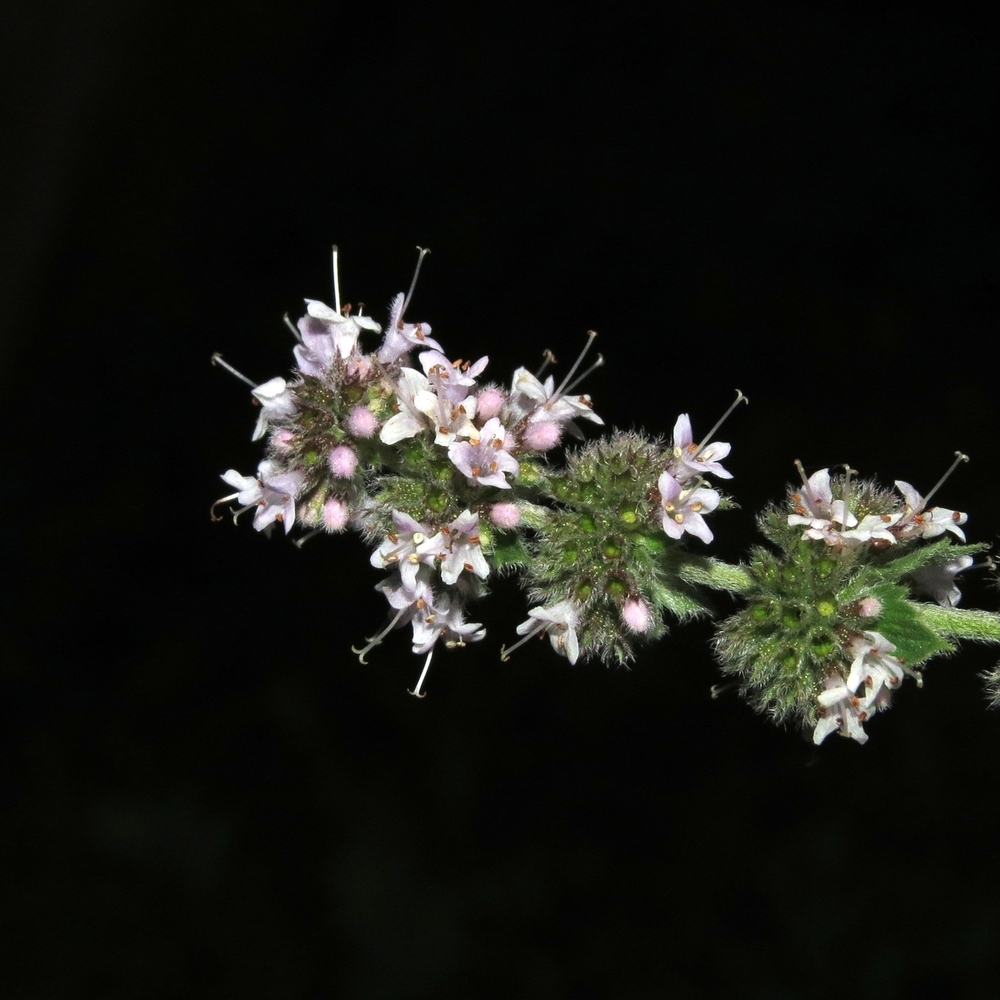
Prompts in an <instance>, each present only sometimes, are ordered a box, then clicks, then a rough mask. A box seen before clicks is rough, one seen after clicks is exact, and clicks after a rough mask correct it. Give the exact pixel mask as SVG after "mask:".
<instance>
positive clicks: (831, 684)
mask: <svg viewBox="0 0 1000 1000" xmlns="http://www.w3.org/2000/svg"><path fill="white" fill-rule="evenodd" d="M825 683H826V690H824V691H823V692H822V693H821V694H819V695H817V696H816V700H817V701H818V702H819V704H820V712H821V715H820V718H819V721H818V722H817V723H816V728H815V729H814V730H813V743H816V744H820V743H822V742H823V740H825V739H826V738H827V736H829V735H830V733H832V732H835V731H837V730H839V731H840V734H841V735H842V736H850V737H851V739H853V740H856V741H857V742H858V743H867V742H868V734H867V733H866V732H865V731H864V728H863V727H862V725H861V723H862V722H865V721H867V719H868V715H869V713H868V709H867V708H866V707H865V706H864V705H863V704H862V702H861V699H860V698H858V697H857V696H856V695H855V694H854V692H853V691H851V690H850V688H849V687H848V686H847V685H846V684H845V683H844V681H843V678H837V677H828V678H827V679H826V682H825Z"/></svg>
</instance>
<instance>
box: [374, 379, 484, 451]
mask: <svg viewBox="0 0 1000 1000" xmlns="http://www.w3.org/2000/svg"><path fill="white" fill-rule="evenodd" d="M413 406H414V408H415V409H417V410H419V411H420V412H421V413H422V414H423V415H424V416H425V417H427V419H428V420H429V421H430V422H431V425H432V426H433V428H434V443H435V444H437V445H441V446H442V447H444V448H447V447H448V445H450V444H451V443H452V442H453V441H454V440H455V439H456V438H459V437H476V436H478V434H479V431H478V430H476V425H475V424H474V423H473V422H472V418H473V417H474V416H475V415H476V400H475V398H474V397H472V396H470V397H469V398H468V399H463V400H462V401H461V402H459V403H452V402H450V401H449V400H447V399H442V398H441V397H440V396H437V395H435V394H434V393H433V392H417V393H415V394H414V396H413ZM390 422H391V420H390Z"/></svg>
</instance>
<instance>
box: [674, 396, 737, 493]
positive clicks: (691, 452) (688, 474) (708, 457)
mask: <svg viewBox="0 0 1000 1000" xmlns="http://www.w3.org/2000/svg"><path fill="white" fill-rule="evenodd" d="M731 450H732V446H731V445H730V444H728V443H726V442H725V441H713V442H712V443H711V444H706V445H705V446H704V447H703V448H701V449H700V450H699V448H698V446H697V445H696V444H695V443H694V434H693V433H692V431H691V417H690V416H689V415H688V414H686V413H682V414H681V415H680V416H679V417H678V418H677V422H676V423H675V424H674V440H673V448H672V451H673V456H674V459H675V460H676V463H677V465H676V467H675V468H674V470H673V471H674V473H675V475H676V477H677V479H679V480H680V481H681V482H687V480H689V479H694V478H695V477H696V476H701V475H704V474H705V473H711V474H712V475H713V476H718V477H719V478H720V479H732V478H733V474H732V473H731V472H727V471H726V470H725V469H724V468H723V467H722V465H721V464H720V463H721V461H722V459H724V458H725V457H726V456H727V455H728V454H729V452H730V451H731Z"/></svg>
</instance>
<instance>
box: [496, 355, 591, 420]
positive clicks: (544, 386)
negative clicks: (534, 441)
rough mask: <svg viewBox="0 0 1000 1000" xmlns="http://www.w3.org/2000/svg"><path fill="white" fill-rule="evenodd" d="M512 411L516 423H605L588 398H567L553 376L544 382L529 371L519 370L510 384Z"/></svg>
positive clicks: (525, 369)
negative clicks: (558, 388) (579, 421)
mask: <svg viewBox="0 0 1000 1000" xmlns="http://www.w3.org/2000/svg"><path fill="white" fill-rule="evenodd" d="M510 391H511V396H510V409H511V414H512V419H513V421H515V422H517V421H520V420H527V421H528V422H529V423H534V422H535V421H538V420H552V421H555V422H556V423H558V424H569V423H570V422H571V421H573V420H576V419H578V418H582V419H584V420H589V421H591V422H592V423H595V424H601V425H603V424H604V421H603V420H602V419H601V418H600V417H599V416H598V415H597V414H596V413H594V404H593V403H592V402H591V400H590V397H589V396H567V395H564V394H562V393H561V392H559V391H557V390H556V388H555V380H554V379H553V377H552V376H551V375H550V376H549V377H548V378H547V379H546V380H545V382H544V383H543V382H541V381H539V380H538V379H537V378H536V377H535V376H534V375H532V374H531V372H529V371H528V369H527V368H518V369H517V371H516V372H514V380H513V382H512V383H511V390H510Z"/></svg>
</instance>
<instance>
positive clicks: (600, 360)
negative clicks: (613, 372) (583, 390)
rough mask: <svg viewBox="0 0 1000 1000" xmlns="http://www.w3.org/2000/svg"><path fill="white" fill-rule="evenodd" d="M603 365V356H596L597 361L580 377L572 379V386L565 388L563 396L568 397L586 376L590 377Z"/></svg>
mask: <svg viewBox="0 0 1000 1000" xmlns="http://www.w3.org/2000/svg"><path fill="white" fill-rule="evenodd" d="M603 364H604V355H603V354H598V355H597V360H596V361H595V362H594V363H593V364H592V365H591V366H590V367H589V368H588V369H587V370H586V371H585V372H584V373H583V374H582V375H577V377H576V378H575V379H573V384H572V385H568V386H566V392H565V393H564V395H566V396H568V395H569V394H570V393H571V392H572V391H573V390H574V389H575V388H576V387H577V386H578V385H579V384H580V383H581V382H582V381H583V380H584V379H585V378H586V377H587V376H588V375H590V374H591V373H592V372H595V371H597V369H598V368H600V367H601V366H602V365H603Z"/></svg>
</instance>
